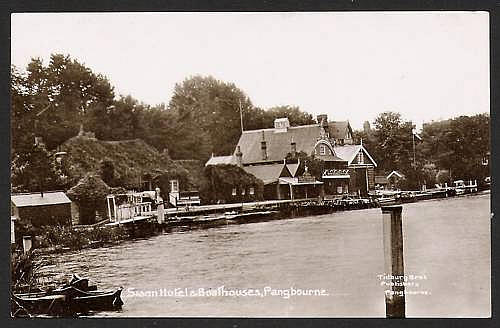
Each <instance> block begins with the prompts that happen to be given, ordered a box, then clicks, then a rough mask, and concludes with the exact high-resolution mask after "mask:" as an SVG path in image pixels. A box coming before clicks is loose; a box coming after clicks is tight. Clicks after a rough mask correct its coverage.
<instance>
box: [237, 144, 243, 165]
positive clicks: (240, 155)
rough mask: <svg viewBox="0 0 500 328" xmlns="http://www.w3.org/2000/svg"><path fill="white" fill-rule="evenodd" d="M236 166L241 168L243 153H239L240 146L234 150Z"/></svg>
mask: <svg viewBox="0 0 500 328" xmlns="http://www.w3.org/2000/svg"><path fill="white" fill-rule="evenodd" d="M236 165H238V166H239V167H243V153H242V152H241V149H240V146H238V148H236Z"/></svg>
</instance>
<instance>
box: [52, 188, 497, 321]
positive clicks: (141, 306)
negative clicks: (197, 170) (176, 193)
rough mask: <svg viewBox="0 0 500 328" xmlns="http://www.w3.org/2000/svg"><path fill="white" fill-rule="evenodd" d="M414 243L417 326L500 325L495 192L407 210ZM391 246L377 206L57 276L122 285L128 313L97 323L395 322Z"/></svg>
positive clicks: (180, 238)
mask: <svg viewBox="0 0 500 328" xmlns="http://www.w3.org/2000/svg"><path fill="white" fill-rule="evenodd" d="M403 233H404V262H405V273H406V275H408V277H409V278H411V277H410V275H414V276H415V278H414V279H413V280H411V281H412V282H413V286H411V287H410V286H409V287H407V292H408V294H407V295H406V314H407V317H488V316H490V308H491V306H490V304H491V302H490V195H489V194H481V195H475V196H463V197H456V198H451V199H443V200H430V201H423V202H418V203H412V204H405V205H404V206H403ZM382 238H383V237H382V215H381V210H380V209H378V208H376V209H366V210H356V211H346V212H337V213H334V214H328V215H322V216H314V217H303V218H293V219H287V220H279V221H268V222H260V223H250V224H241V225H228V226H224V227H218V228H210V229H205V230H193V231H187V232H177V233H168V234H167V233H165V234H162V235H158V236H155V237H151V238H148V239H142V240H134V241H127V242H124V243H122V244H120V245H117V246H112V247H105V248H99V249H89V250H84V251H81V252H74V253H67V254H63V255H58V256H57V257H55V258H53V260H54V261H55V264H56V265H55V267H53V268H52V269H51V270H52V271H53V273H59V274H66V275H69V274H71V273H73V272H74V273H80V274H81V275H83V276H87V277H89V278H90V279H91V280H92V281H94V282H96V283H97V284H98V286H99V287H100V288H114V287H119V286H123V287H124V290H123V293H122V298H123V300H124V303H125V304H124V306H123V310H122V311H121V312H108V313H97V314H95V315H97V316H134V317H137V316H139V317H140V316H151V317H154V316H159V317H162V316H163V317H169V316H175V317H182V316H245V317H246V316H257V317H270V316H271V317H385V303H384V290H385V287H384V286H381V283H382V282H383V281H384V280H383V279H382V280H381V276H379V275H383V274H384V254H383V239H382ZM417 278H418V279H417ZM409 281H410V280H409ZM416 284H418V286H417V285H416ZM292 288H293V289H292ZM200 289H202V290H203V291H204V292H205V294H207V291H210V290H211V292H212V293H214V295H213V296H206V295H203V294H202V293H201V291H200ZM307 290H312V291H310V293H312V295H307V296H303V295H301V296H297V295H295V296H291V295H290V294H291V293H293V291H295V293H301V292H302V293H307V292H308V291H307ZM410 292H412V293H413V294H409V293H410ZM186 293H187V295H188V296H185V294H186ZM208 293H210V292H208ZM236 293H240V295H239V296H234V295H235V294H236ZM241 293H247V296H242V295H241ZM249 293H254V294H256V296H249V295H248V294H249ZM257 293H260V295H258V294H257ZM287 296H289V297H287Z"/></svg>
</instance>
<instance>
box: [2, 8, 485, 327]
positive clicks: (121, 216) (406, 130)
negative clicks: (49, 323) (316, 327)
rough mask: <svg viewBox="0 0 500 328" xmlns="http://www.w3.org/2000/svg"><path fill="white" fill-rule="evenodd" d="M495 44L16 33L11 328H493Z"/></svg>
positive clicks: (431, 14)
mask: <svg viewBox="0 0 500 328" xmlns="http://www.w3.org/2000/svg"><path fill="white" fill-rule="evenodd" d="M489 28H490V17H489V13H488V12H486V11H411V12H410V11H408V12H405V11H392V12H376V11H370V12H368V11H367V12H286V13H285V12H184V13H180V12H155V13H151V12H129V13H118V12H115V13H112V12H107V13H14V14H12V16H11V67H10V76H11V79H10V90H11V98H10V100H11V108H10V115H11V140H12V144H11V195H10V201H11V285H10V289H11V296H10V304H11V315H12V317H16V318H17V317H40V316H42V317H245V318H246V317H257V318H260V317H272V318H285V317H291V318H294V317H295V318H297V317H301V318H304V317H306V318H309V317H328V318H347V317H348V318H359V317H375V318H377V317H378V318H421V317H426V318H428V317H436V318H457V317H460V318H463V317H465V318H477V317H480V318H488V317H491V283H490V282H491V240H490V224H491V217H490V212H491V210H490V199H491V196H490V185H491V174H490V155H491V147H490V82H489V81H490V75H489V71H490V66H489V60H490V58H489V57H490V55H489V54H490V41H489V40H490V39H489V38H490V35H489Z"/></svg>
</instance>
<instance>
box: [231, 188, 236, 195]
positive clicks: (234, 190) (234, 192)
mask: <svg viewBox="0 0 500 328" xmlns="http://www.w3.org/2000/svg"><path fill="white" fill-rule="evenodd" d="M232 195H233V196H236V188H233V193H232Z"/></svg>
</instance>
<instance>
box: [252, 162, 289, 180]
mask: <svg viewBox="0 0 500 328" xmlns="http://www.w3.org/2000/svg"><path fill="white" fill-rule="evenodd" d="M243 170H245V172H247V173H250V174H252V175H253V176H255V177H256V178H258V179H260V180H262V182H264V184H265V185H266V184H270V183H274V182H277V181H278V179H279V178H280V177H291V176H292V175H291V173H290V171H289V170H288V168H287V166H286V165H285V164H283V163H280V164H266V165H253V166H244V167H243Z"/></svg>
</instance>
